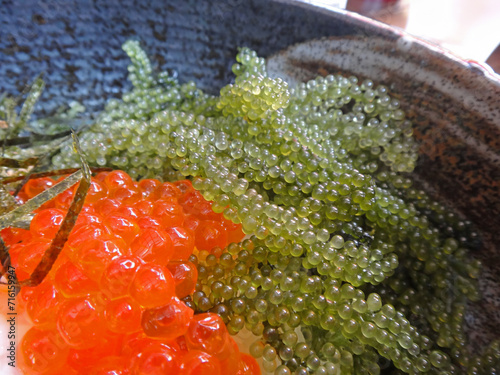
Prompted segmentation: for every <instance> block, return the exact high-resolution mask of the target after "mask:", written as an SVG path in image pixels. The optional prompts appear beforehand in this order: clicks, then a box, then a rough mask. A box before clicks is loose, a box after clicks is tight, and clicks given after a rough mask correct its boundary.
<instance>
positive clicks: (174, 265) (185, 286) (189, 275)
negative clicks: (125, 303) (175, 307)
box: [167, 261, 198, 298]
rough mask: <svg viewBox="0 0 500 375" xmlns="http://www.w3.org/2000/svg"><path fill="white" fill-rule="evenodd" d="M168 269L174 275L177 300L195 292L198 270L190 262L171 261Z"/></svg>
mask: <svg viewBox="0 0 500 375" xmlns="http://www.w3.org/2000/svg"><path fill="white" fill-rule="evenodd" d="M167 268H168V269H169V271H170V272H171V273H172V276H173V277H174V281H175V294H176V296H177V298H184V297H187V296H188V295H190V294H191V293H193V292H194V289H195V287H196V280H198V270H197V269H196V266H195V265H194V264H193V263H191V262H188V261H171V262H169V263H168V264H167Z"/></svg>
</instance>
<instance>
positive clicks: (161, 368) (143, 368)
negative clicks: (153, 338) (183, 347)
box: [132, 343, 179, 375]
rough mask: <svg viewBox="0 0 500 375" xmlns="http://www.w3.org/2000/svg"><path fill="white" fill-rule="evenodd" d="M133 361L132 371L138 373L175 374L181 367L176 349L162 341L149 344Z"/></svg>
mask: <svg viewBox="0 0 500 375" xmlns="http://www.w3.org/2000/svg"><path fill="white" fill-rule="evenodd" d="M132 362H133V367H132V373H133V374H137V375H139V374H140V375H165V374H175V373H176V372H177V371H178V368H179V365H178V358H177V352H176V350H175V349H173V348H172V347H170V346H168V345H165V344H161V343H153V344H151V345H148V346H147V347H146V348H145V349H143V350H142V351H141V352H140V355H136V357H135V358H133V360H132Z"/></svg>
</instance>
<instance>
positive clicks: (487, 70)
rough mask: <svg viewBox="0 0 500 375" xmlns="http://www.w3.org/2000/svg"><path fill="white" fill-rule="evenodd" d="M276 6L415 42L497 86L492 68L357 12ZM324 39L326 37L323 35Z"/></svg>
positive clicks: (287, 0) (310, 2)
mask: <svg viewBox="0 0 500 375" xmlns="http://www.w3.org/2000/svg"><path fill="white" fill-rule="evenodd" d="M272 1H273V2H275V3H281V4H285V5H290V6H296V7H301V8H304V9H307V10H308V11H310V12H316V13H321V14H323V15H326V16H328V17H331V18H333V19H341V20H342V22H346V23H348V24H350V25H352V26H353V27H354V28H356V29H359V30H360V31H363V32H364V33H367V36H368V35H370V36H371V35H373V36H382V37H387V38H389V39H394V40H397V39H399V38H405V39H408V41H411V42H412V43H418V44H420V45H421V46H423V47H424V48H425V49H427V50H428V51H429V52H430V53H431V54H432V55H433V56H434V57H438V58H441V59H444V60H446V61H448V62H450V63H453V64H455V65H459V66H460V67H461V68H465V69H467V70H470V71H474V72H475V73H477V74H478V75H480V76H483V77H484V78H486V79H487V80H488V81H490V82H491V83H492V84H493V85H498V86H499V87H500V73H496V72H495V71H494V70H493V68H492V67H491V66H489V65H488V64H487V63H485V62H478V61H476V60H473V59H467V58H464V57H462V56H459V55H457V54H456V53H454V52H452V51H450V50H448V49H446V48H444V47H442V46H440V45H438V44H436V43H434V42H432V41H429V40H426V39H424V38H422V37H419V36H416V35H413V34H411V33H408V32H407V31H405V30H403V29H401V28H399V27H396V26H391V25H388V24H386V23H383V22H380V21H377V20H374V19H372V18H369V17H366V16H363V15H361V14H359V13H356V12H352V11H349V10H345V9H341V8H338V7H335V6H328V5H325V4H319V3H318V4H316V3H314V0H272ZM325 36H326V35H325Z"/></svg>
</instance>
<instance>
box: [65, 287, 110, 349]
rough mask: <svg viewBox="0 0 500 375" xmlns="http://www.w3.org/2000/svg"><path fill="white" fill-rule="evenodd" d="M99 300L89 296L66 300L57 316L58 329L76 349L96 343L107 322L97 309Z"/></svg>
mask: <svg viewBox="0 0 500 375" xmlns="http://www.w3.org/2000/svg"><path fill="white" fill-rule="evenodd" d="M97 307H98V306H97V301H96V299H95V298H91V297H89V296H87V297H82V298H73V299H71V300H68V301H66V302H64V304H63V305H62V306H61V307H60V309H59V312H58V316H57V330H58V331H59V333H60V334H61V336H62V338H63V339H64V341H66V343H67V344H68V345H69V346H71V347H73V348H76V349H85V348H90V347H92V346H94V345H96V344H97V343H98V342H99V340H100V338H101V335H102V333H104V331H105V324H104V321H103V319H102V318H101V314H100V312H99V311H98V310H97Z"/></svg>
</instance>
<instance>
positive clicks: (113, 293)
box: [100, 256, 144, 298]
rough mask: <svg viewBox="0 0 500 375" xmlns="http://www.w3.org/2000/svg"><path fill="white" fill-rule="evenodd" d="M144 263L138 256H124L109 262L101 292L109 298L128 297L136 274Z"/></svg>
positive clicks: (102, 278) (103, 277)
mask: <svg viewBox="0 0 500 375" xmlns="http://www.w3.org/2000/svg"><path fill="white" fill-rule="evenodd" d="M143 263H144V262H143V261H142V260H141V259H140V258H139V257H136V256H122V257H118V258H116V259H114V260H112V261H111V262H109V264H108V265H107V266H106V268H105V270H104V272H103V274H102V277H101V282H100V290H101V292H102V293H103V294H104V295H106V296H107V297H108V298H116V297H123V296H126V295H127V294H128V292H129V288H130V285H131V284H132V280H133V279H134V276H135V273H136V272H137V270H138V269H139V267H140V265H141V264H143Z"/></svg>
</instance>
